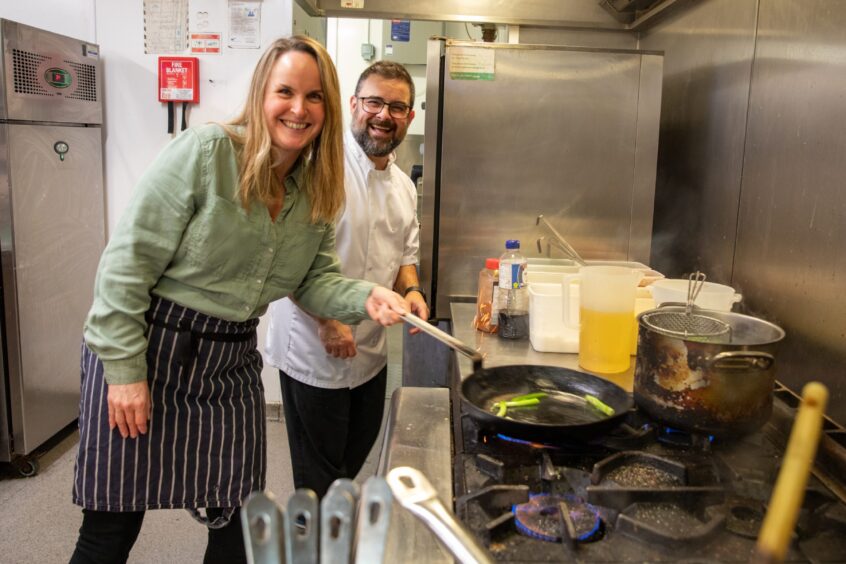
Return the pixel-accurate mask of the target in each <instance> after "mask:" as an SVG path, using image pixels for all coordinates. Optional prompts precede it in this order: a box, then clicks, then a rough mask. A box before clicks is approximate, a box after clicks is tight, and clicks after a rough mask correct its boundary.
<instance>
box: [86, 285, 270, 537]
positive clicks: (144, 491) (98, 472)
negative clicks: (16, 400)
mask: <svg viewBox="0 0 846 564" xmlns="http://www.w3.org/2000/svg"><path fill="white" fill-rule="evenodd" d="M147 322H148V323H149V330H148V337H147V341H148V349H147V365H148V371H147V382H148V384H149V386H150V399H151V402H152V415H151V418H150V421H149V423H148V425H147V433H146V434H144V435H139V436H138V438H137V439H131V438H126V439H124V438H122V437H121V436H120V433H119V431H118V429H117V428H115V429H113V430H111V431H110V430H109V411H108V404H107V401H106V392H107V386H106V384H105V380H104V378H103V364H102V363H101V362H100V360H99V359H98V358H97V355H95V354H94V353H93V352H91V350H90V349H89V348H88V347H87V346H86V345H85V343H83V345H82V366H81V372H82V393H81V398H80V404H79V431H80V434H79V453H78V455H77V460H76V467H75V470H74V472H75V476H74V488H73V501H74V503H76V504H77V505H81V506H82V507H83V508H86V509H93V510H97V511H144V510H146V509H165V508H167V509H170V508H185V509H188V510H189V511H190V512H191V513H192V515H194V516H195V518H198V520H200V521H201V522H204V523H206V524H208V525H209V526H210V527H217V526H223V525H225V524H226V522H228V520H229V516H230V515H231V513H232V511H228V512H224V515H223V516H222V517H221V518H220V519H218V522H215V523H212V524H209V523H208V522H207V521H206V520H204V519H202V518H200V517H199V512H198V511H197V508H201V507H218V508H230V509H234V508H237V507H239V506H240V505H241V503H242V500H243V499H245V498H246V497H247V496H248V495H249V494H250V493H251V492H254V491H261V490H264V487H265V467H266V453H265V446H266V444H265V405H264V390H263V387H262V383H261V368H262V360H261V355H260V354H259V352H258V351H257V350H256V326H257V325H258V320H257V319H253V320H249V321H245V322H232V321H224V320H222V319H218V318H215V317H211V316H208V315H204V314H202V313H199V312H196V311H194V310H192V309H188V308H186V307H183V306H180V305H177V304H175V303H173V302H170V301H167V300H164V299H162V298H157V297H153V300H152V303H151V305H150V310H149V311H148V312H147Z"/></svg>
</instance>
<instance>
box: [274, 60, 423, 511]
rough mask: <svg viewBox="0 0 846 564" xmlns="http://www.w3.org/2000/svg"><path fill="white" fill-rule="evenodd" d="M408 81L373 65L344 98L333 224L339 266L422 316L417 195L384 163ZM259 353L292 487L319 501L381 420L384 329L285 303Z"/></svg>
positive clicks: (408, 117) (391, 67)
mask: <svg viewBox="0 0 846 564" xmlns="http://www.w3.org/2000/svg"><path fill="white" fill-rule="evenodd" d="M413 106H414V83H413V82H412V80H411V77H410V76H409V74H408V71H406V70H405V68H404V67H403V66H402V65H400V64H397V63H394V62H390V61H380V62H376V63H374V64H373V65H371V66H370V67H368V68H367V69H365V71H364V72H363V73H362V74H361V76H360V77H359V80H358V83H357V84H356V89H355V94H354V95H353V96H352V97H351V98H350V111H351V113H352V120H351V124H350V130H349V131H347V132H346V133H345V136H344V178H345V186H346V206H345V209H344V211H343V213H342V216H341V218H340V219H339V220H338V223H337V225H336V232H337V248H338V255H339V256H340V258H341V270H342V271H343V273H344V274H345V275H347V276H356V277H360V278H364V279H366V280H370V281H373V282H377V283H381V284H384V285H385V286H387V287H393V288H394V290H396V291H397V292H399V293H400V294H402V295H404V296H405V298H406V300H407V302H408V306H409V309H410V311H412V312H413V313H415V314H417V315H418V316H420V317H422V318H423V319H426V318H427V317H428V315H429V310H428V308H427V306H426V299H425V296H424V295H423V293H422V291H421V289H420V288H419V281H418V278H417V267H416V266H415V263H416V262H417V249H418V223H417V217H416V209H417V191H416V189H415V187H414V184H413V183H412V182H411V179H410V178H409V177H408V175H406V174H405V173H403V172H402V171H400V170H399V169H398V168H397V167H396V166H395V165H394V164H393V163H394V160H395V154H394V149H395V148H396V147H397V146H398V145H399V144H400V143H401V142H402V140H403V139H404V138H405V134H406V131H407V130H408V126H409V124H410V123H411V121H412V120H413V119H414V111H413V109H412V108H413ZM269 320H270V326H269V331H268V335H267V348H266V352H267V355H268V360H269V362H270V364H271V365H273V366H274V367H276V368H278V369H279V375H280V378H281V383H282V401H283V404H284V409H285V423H286V427H287V429H288V444H289V446H290V450H291V464H292V466H293V471H294V472H293V473H294V485H295V487H297V488H309V489H312V490H314V491H315V492H316V493H317V495H318V496H320V497H322V496H323V495H324V494H325V493H326V490H327V489H328V488H329V486H330V485H331V484H332V482H333V481H334V480H336V479H338V478H353V477H355V475H356V474H357V473H358V471H359V470H360V469H361V467H362V465H363V464H364V462H365V460H366V458H367V455H368V454H369V452H370V449H371V447H372V446H373V443H374V442H375V441H376V437H377V436H378V435H379V428H380V426H381V423H382V412H383V409H384V404H385V384H386V379H387V342H386V334H385V331H384V330H383V329H382V328H381V327H380V326H378V325H377V324H375V323H372V322H369V321H367V322H362V323H361V324H360V325H358V326H355V327H350V326H347V325H344V324H342V323H340V322H338V321H335V320H331V319H316V318H314V317H312V316H311V315H309V314H307V313H306V312H304V311H303V310H301V309H300V308H299V307H297V305H296V304H295V303H293V302H292V301H291V300H290V299H285V300H281V301H279V302H276V303H274V304H272V305H271V308H270V310H269Z"/></svg>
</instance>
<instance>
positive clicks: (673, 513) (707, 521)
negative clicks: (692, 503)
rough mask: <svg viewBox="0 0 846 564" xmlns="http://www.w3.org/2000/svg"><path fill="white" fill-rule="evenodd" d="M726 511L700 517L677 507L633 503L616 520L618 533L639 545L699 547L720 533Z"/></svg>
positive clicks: (714, 508)
mask: <svg viewBox="0 0 846 564" xmlns="http://www.w3.org/2000/svg"><path fill="white" fill-rule="evenodd" d="M724 511H725V508H724V507H721V506H710V507H708V508H707V510H706V511H705V512H704V515H702V516H700V515H697V514H696V513H695V512H692V511H690V510H688V509H687V508H685V507H682V506H680V505H677V504H674V503H634V504H632V505H630V506H629V507H627V508H626V509H625V510H624V511H623V512H622V513H620V515H619V517H617V530H619V531H620V532H621V533H623V534H625V535H627V536H629V537H631V538H634V539H636V540H638V541H641V542H644V543H647V544H660V545H661V546H664V547H667V548H681V547H690V546H694V545H697V546H698V545H702V544H705V543H706V542H708V541H710V540H711V539H713V538H714V537H715V536H716V535H717V534H718V533H719V532H720V530H721V528H722V524H723V522H724V521H725V513H724Z"/></svg>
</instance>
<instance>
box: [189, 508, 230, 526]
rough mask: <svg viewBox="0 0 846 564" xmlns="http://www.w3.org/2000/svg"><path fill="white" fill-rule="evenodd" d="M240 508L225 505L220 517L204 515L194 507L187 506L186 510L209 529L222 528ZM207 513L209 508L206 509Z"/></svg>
mask: <svg viewBox="0 0 846 564" xmlns="http://www.w3.org/2000/svg"><path fill="white" fill-rule="evenodd" d="M238 509H239V508H238V507H225V508H224V509H223V513H222V514H221V515H220V516H219V517H215V518H214V519H209V518H208V517H203V515H202V514H201V513H200V511H199V510H198V509H195V508H193V507H191V508H186V509H185V510H186V511H187V512H188V513H190V514H191V517H193V518H194V520H195V521H197V522H198V523H200V524H202V525H205V526H206V527H208V528H209V529H222V528H223V527H225V526H226V525H228V524H229V521H230V520H231V519H232V515H233V514H234V513H235V511H236V510H238ZM206 513H207V514H208V510H207V511H206Z"/></svg>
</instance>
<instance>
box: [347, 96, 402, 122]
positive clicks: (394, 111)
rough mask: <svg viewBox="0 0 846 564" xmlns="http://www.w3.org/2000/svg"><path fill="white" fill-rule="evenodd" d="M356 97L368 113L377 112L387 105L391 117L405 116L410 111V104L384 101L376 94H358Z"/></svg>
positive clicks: (399, 117) (400, 117)
mask: <svg viewBox="0 0 846 564" xmlns="http://www.w3.org/2000/svg"><path fill="white" fill-rule="evenodd" d="M358 99H359V100H361V107H362V108H364V111H365V112H367V113H368V114H378V113H379V112H381V111H382V108H384V107H385V106H388V113H389V114H390V116H391V117H392V118H397V119H403V118H407V117H408V114H410V113H411V106H409V105H408V104H403V103H402V102H386V101H384V100H383V99H382V98H377V97H376V96H368V97H366V98H362V97H360V96H359V97H358Z"/></svg>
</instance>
